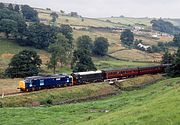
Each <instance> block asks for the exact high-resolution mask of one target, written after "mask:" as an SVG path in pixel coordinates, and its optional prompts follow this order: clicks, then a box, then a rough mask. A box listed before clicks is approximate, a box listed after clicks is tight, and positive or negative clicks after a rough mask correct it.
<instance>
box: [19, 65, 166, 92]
mask: <svg viewBox="0 0 180 125" xmlns="http://www.w3.org/2000/svg"><path fill="white" fill-rule="evenodd" d="M167 66H169V65H167V64H162V65H157V66H149V67H137V68H124V69H108V70H97V71H87V72H74V73H72V74H71V75H66V74H55V75H50V76H32V77H27V78H25V79H24V80H23V81H19V87H18V89H20V91H22V92H29V91H36V90H41V89H47V88H55V87H62V86H74V85H81V84H86V83H97V82H103V81H106V80H111V79H125V78H129V77H135V76H139V75H144V74H157V73H164V72H165V69H166V67H167Z"/></svg>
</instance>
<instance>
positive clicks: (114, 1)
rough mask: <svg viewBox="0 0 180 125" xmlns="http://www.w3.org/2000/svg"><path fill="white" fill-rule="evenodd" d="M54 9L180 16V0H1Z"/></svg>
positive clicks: (97, 14) (105, 14)
mask: <svg viewBox="0 0 180 125" xmlns="http://www.w3.org/2000/svg"><path fill="white" fill-rule="evenodd" d="M0 2H7V3H9V2H11V3H19V4H28V5H31V6H33V7H39V8H51V9H52V10H57V11H59V10H64V11H66V12H71V11H75V12H78V13H79V14H80V15H82V16H86V17H110V16H120V15H124V16H128V17H158V18H159V17H164V18H180V0H0Z"/></svg>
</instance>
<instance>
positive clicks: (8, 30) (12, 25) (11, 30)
mask: <svg viewBox="0 0 180 125" xmlns="http://www.w3.org/2000/svg"><path fill="white" fill-rule="evenodd" d="M0 31H1V32H4V33H5V35H6V38H9V34H12V35H14V34H16V33H17V32H18V26H17V22H15V21H14V20H10V19H2V20H1V21H0Z"/></svg>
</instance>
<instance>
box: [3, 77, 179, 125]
mask: <svg viewBox="0 0 180 125" xmlns="http://www.w3.org/2000/svg"><path fill="white" fill-rule="evenodd" d="M179 95H180V78H174V79H167V80H163V81H160V82H157V83H156V84H154V85H151V86H148V87H146V88H145V89H140V90H135V91H130V92H122V93H121V94H120V95H116V96H114V97H108V98H106V99H103V100H99V101H93V102H84V103H77V104H69V105H62V106H53V107H38V108H1V109H0V113H1V117H0V121H1V122H0V124H2V125H4V124H6V125H12V124H13V125H18V124H27V125H32V124H38V125H49V124H51V125H60V124H61V125H71V124H77V125H87V124H88V125H152V124H156V125H179V124H180V115H179V114H180V96H179Z"/></svg>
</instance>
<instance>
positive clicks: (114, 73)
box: [103, 65, 166, 79]
mask: <svg viewBox="0 0 180 125" xmlns="http://www.w3.org/2000/svg"><path fill="white" fill-rule="evenodd" d="M165 67H166V66H165V65H159V66H151V67H141V68H139V67H138V68H127V69H115V70H103V76H104V79H113V78H118V79H122V78H128V77H134V76H138V75H144V74H157V73H163V72H164V69H165Z"/></svg>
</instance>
